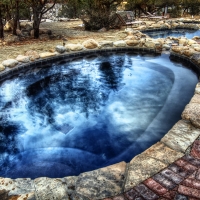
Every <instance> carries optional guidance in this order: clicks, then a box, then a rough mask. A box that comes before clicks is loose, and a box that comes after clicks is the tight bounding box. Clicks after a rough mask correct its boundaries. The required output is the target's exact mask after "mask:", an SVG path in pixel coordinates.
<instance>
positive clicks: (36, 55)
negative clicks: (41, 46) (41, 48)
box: [25, 50, 40, 61]
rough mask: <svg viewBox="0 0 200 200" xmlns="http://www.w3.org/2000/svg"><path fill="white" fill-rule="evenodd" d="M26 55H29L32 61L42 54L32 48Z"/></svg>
mask: <svg viewBox="0 0 200 200" xmlns="http://www.w3.org/2000/svg"><path fill="white" fill-rule="evenodd" d="M25 55H26V56H28V57H29V59H30V60H31V61H34V60H36V59H39V58H40V55H39V54H38V52H37V51H32V50H30V51H27V52H26V53H25Z"/></svg>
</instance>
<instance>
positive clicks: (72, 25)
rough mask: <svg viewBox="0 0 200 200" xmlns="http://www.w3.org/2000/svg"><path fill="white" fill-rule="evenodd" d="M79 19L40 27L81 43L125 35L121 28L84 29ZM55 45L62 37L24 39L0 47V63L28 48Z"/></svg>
mask: <svg viewBox="0 0 200 200" xmlns="http://www.w3.org/2000/svg"><path fill="white" fill-rule="evenodd" d="M81 24H82V22H81V21H68V22H53V23H41V28H48V29H50V30H52V32H53V34H58V35H62V36H63V37H66V38H67V40H68V41H67V43H82V42H83V41H85V40H86V39H89V38H92V39H95V40H97V41H103V40H111V39H112V40H119V39H122V38H124V37H125V36H126V34H125V33H124V32H123V30H124V29H123V30H119V29H118V30H109V31H107V32H89V31H84V29H83V28H82V27H81V26H80V25H81ZM56 45H62V39H59V40H45V41H42V40H34V39H30V40H26V41H20V42H17V43H13V44H11V45H5V46H1V47H0V63H1V62H2V61H3V60H6V59H10V58H16V57H17V55H23V54H24V53H25V52H26V51H28V50H36V51H38V52H39V53H41V52H44V51H50V50H52V49H55V46H56Z"/></svg>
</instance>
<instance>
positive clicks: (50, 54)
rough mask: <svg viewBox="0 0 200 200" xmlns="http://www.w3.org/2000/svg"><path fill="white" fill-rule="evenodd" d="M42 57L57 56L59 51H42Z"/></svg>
mask: <svg viewBox="0 0 200 200" xmlns="http://www.w3.org/2000/svg"><path fill="white" fill-rule="evenodd" d="M39 55H40V58H48V57H52V56H56V55H57V52H53V53H52V52H43V53H40V54H39Z"/></svg>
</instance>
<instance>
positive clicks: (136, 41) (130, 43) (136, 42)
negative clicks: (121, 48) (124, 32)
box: [126, 40, 140, 46]
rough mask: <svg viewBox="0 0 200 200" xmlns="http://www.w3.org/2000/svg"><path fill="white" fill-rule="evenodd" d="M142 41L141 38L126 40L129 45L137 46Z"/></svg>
mask: <svg viewBox="0 0 200 200" xmlns="http://www.w3.org/2000/svg"><path fill="white" fill-rule="evenodd" d="M139 43H140V40H126V44H127V45H128V46H137V45H138V44H139Z"/></svg>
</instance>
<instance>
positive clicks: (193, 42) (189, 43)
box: [188, 40, 197, 45]
mask: <svg viewBox="0 0 200 200" xmlns="http://www.w3.org/2000/svg"><path fill="white" fill-rule="evenodd" d="M192 44H197V42H196V41H195V40H188V45H192Z"/></svg>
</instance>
